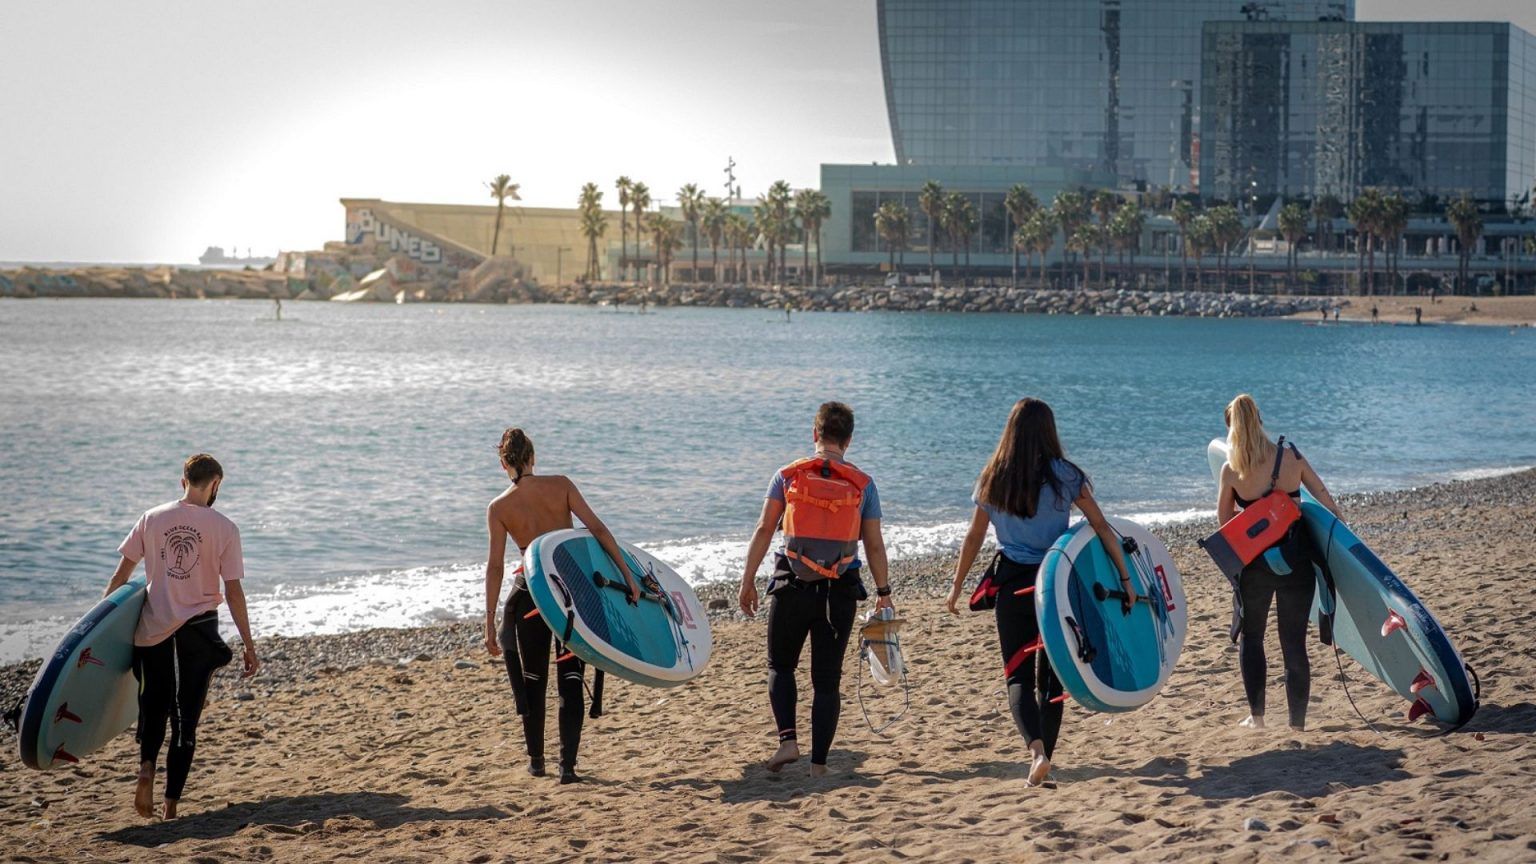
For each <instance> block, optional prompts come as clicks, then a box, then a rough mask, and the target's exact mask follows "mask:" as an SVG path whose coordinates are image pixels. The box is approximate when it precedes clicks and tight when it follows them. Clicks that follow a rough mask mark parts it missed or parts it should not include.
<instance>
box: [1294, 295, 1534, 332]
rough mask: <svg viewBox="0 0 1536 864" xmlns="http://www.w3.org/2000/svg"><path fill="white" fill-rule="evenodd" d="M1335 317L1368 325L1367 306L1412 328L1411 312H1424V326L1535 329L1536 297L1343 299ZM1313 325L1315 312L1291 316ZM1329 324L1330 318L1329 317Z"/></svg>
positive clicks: (1385, 318) (1391, 321) (1389, 320)
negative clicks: (1477, 325) (1443, 325)
mask: <svg viewBox="0 0 1536 864" xmlns="http://www.w3.org/2000/svg"><path fill="white" fill-rule="evenodd" d="M1339 299H1340V300H1343V301H1346V304H1347V305H1345V306H1344V308H1343V310H1342V311H1341V312H1340V314H1339V318H1340V320H1343V321H1354V322H1360V321H1370V320H1371V306H1373V305H1374V306H1375V307H1376V309H1377V311H1378V312H1379V313H1380V315H1381V317H1380V320H1381V321H1382V322H1384V323H1388V324H1412V323H1413V310H1414V307H1418V308H1420V309H1422V310H1424V318H1423V321H1424V323H1425V324H1480V325H1484V326H1488V327H1533V326H1536V297H1524V296H1521V297H1455V296H1448V295H1441V296H1440V297H1439V298H1437V299H1436V301H1435V302H1433V303H1431V302H1430V299H1429V297H1428V296H1427V295H1426V296H1423V297H1347V298H1339ZM1291 317H1293V318H1298V319H1300V320H1303V321H1308V320H1310V321H1316V320H1318V318H1319V316H1318V314H1317V313H1316V312H1300V313H1297V314H1296V315H1293V316H1291ZM1330 320H1331V316H1330Z"/></svg>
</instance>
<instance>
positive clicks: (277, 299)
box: [272, 297, 283, 321]
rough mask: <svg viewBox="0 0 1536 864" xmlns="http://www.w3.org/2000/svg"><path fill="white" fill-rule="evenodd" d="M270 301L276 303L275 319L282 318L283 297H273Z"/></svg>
mask: <svg viewBox="0 0 1536 864" xmlns="http://www.w3.org/2000/svg"><path fill="white" fill-rule="evenodd" d="M272 302H273V303H276V304H277V320H279V321H281V320H283V298H281V297H273V298H272Z"/></svg>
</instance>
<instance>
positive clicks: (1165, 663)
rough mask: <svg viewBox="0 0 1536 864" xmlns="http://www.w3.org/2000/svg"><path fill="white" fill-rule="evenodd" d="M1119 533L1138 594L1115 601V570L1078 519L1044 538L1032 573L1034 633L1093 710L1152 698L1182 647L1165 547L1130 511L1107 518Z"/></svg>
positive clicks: (1180, 591) (1178, 595)
mask: <svg viewBox="0 0 1536 864" xmlns="http://www.w3.org/2000/svg"><path fill="white" fill-rule="evenodd" d="M1109 524H1110V526H1111V527H1113V528H1114V529H1115V531H1116V532H1117V533H1118V534H1119V535H1120V536H1121V538H1122V540H1121V546H1122V549H1124V550H1125V563H1126V566H1127V568H1128V569H1129V570H1130V573H1131V582H1132V584H1133V585H1134V586H1135V588H1136V593H1137V595H1138V596H1139V597H1141V598H1142V600H1141V601H1140V602H1138V603H1136V605H1135V606H1134V607H1132V609H1131V612H1130V614H1128V615H1127V614H1125V613H1124V612H1122V611H1121V608H1120V598H1121V597H1122V596H1123V592H1122V590H1121V585H1120V571H1119V570H1118V569H1116V567H1115V565H1114V562H1113V561H1111V560H1110V557H1109V553H1108V552H1106V551H1105V549H1104V544H1103V543H1102V542H1100V540H1099V537H1098V535H1097V534H1095V533H1094V530H1093V526H1091V525H1089V524H1088V523H1087V522H1086V521H1080V522H1078V523H1077V524H1076V525H1074V526H1073V527H1072V528H1071V529H1070V530H1069V531H1067V533H1065V534H1063V535H1062V536H1061V538H1060V539H1058V540H1057V541H1056V543H1055V544H1054V545H1052V546H1051V548H1050V551H1048V552H1046V554H1045V560H1044V561H1042V562H1041V563H1040V571H1039V573H1038V574H1037V575H1036V577H1035V613H1036V615H1037V616H1038V618H1039V621H1040V639H1041V642H1042V644H1043V646H1044V648H1045V653H1046V656H1048V657H1049V658H1050V660H1051V666H1052V668H1053V669H1055V670H1056V677H1058V678H1060V679H1061V684H1062V687H1063V688H1065V689H1066V691H1067V694H1068V695H1070V696H1071V697H1072V698H1073V699H1074V700H1076V701H1077V702H1079V703H1081V704H1082V705H1083V706H1084V707H1085V708H1089V709H1091V710H1094V711H1131V710H1134V709H1136V708H1139V707H1141V706H1142V705H1145V704H1146V703H1148V702H1150V701H1152V698H1153V697H1154V696H1156V695H1157V693H1158V691H1159V690H1161V689H1162V687H1163V684H1164V683H1165V682H1166V681H1167V680H1168V675H1169V673H1171V672H1172V671H1173V667H1174V664H1176V663H1177V662H1178V660H1179V652H1180V651H1182V650H1183V648H1184V633H1185V628H1186V625H1187V621H1188V618H1187V616H1188V613H1187V611H1186V610H1185V603H1184V585H1183V583H1182V582H1180V581H1179V571H1178V568H1176V567H1174V566H1173V558H1172V557H1171V556H1169V554H1168V547H1166V546H1164V545H1163V542H1162V541H1161V540H1159V539H1157V537H1156V536H1154V535H1153V534H1152V532H1151V531H1148V530H1147V529H1146V528H1143V527H1142V526H1140V525H1138V524H1136V523H1135V522H1132V521H1130V520H1129V519H1110V520H1109Z"/></svg>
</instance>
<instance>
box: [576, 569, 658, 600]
mask: <svg viewBox="0 0 1536 864" xmlns="http://www.w3.org/2000/svg"><path fill="white" fill-rule="evenodd" d="M592 584H593V585H596V586H597V587H599V588H611V589H613V590H615V591H618V592H619V593H620V594H623V595H625V596H626V597H628V596H629V584H628V583H626V582H625V581H624V580H622V579H609V578H608V577H607V576H604V575H603V574H601V573H596V572H594V573H593V574H592ZM640 599H641V600H646V601H649V602H651V603H657V604H662V599H661V595H660V594H656V593H654V592H651V591H647V590H645V586H643V585H642V586H641V587H640ZM662 605H665V604H662Z"/></svg>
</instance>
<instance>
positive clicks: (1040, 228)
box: [1023, 208, 1056, 280]
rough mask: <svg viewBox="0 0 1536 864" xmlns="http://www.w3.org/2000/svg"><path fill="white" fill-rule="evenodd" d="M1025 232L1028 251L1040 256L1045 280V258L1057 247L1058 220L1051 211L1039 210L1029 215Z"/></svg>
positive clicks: (1041, 275) (1041, 273) (1041, 276)
mask: <svg viewBox="0 0 1536 864" xmlns="http://www.w3.org/2000/svg"><path fill="white" fill-rule="evenodd" d="M1023 231H1024V232H1025V236H1026V238H1027V239H1028V248H1027V249H1026V251H1027V252H1028V253H1029V254H1030V255H1031V256H1034V255H1039V256H1040V278H1041V279H1042V280H1043V279H1045V258H1046V256H1047V255H1049V254H1050V253H1051V247H1052V246H1055V245H1056V220H1055V219H1054V218H1053V217H1052V216H1051V213H1050V211H1049V210H1045V209H1043V208H1042V209H1038V210H1036V211H1035V212H1033V213H1031V214H1029V221H1027V222H1025V223H1024V227H1023ZM1026 275H1027V274H1026Z"/></svg>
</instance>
